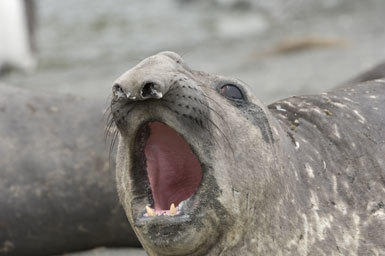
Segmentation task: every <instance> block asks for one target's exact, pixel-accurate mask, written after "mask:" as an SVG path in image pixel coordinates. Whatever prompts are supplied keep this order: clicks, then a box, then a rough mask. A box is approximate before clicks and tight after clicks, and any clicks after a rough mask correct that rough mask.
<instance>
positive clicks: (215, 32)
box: [0, 0, 385, 103]
mask: <svg viewBox="0 0 385 256" xmlns="http://www.w3.org/2000/svg"><path fill="white" fill-rule="evenodd" d="M1 1H3V2H5V1H9V2H10V0H1ZM1 1H0V2H1ZM26 2H31V0H26ZM33 3H34V5H33V7H34V8H33V9H34V14H35V15H34V16H35V17H34V20H35V26H34V28H33V29H32V31H33V34H34V36H33V38H34V46H33V49H34V51H33V52H34V56H35V58H34V61H35V62H34V63H32V64H31V60H25V62H26V63H24V64H22V65H21V66H23V65H24V66H27V68H25V67H24V69H27V72H14V71H9V69H7V71H5V72H3V73H2V76H1V77H0V81H3V82H6V83H9V84H12V85H15V86H20V87H25V88H29V89H32V90H46V91H55V92H65V93H73V94H81V95H85V96H92V97H93V96H98V97H99V96H100V97H107V96H108V95H109V94H110V87H111V85H112V83H113V81H114V80H115V79H116V78H117V77H118V76H119V75H120V74H121V73H123V72H124V71H126V70H127V69H129V68H131V67H132V66H134V65H135V64H136V63H138V62H139V61H140V60H142V59H143V58H145V57H148V56H150V55H152V54H155V53H157V52H159V51H163V50H172V51H175V52H177V53H179V54H180V55H182V56H183V57H184V59H185V60H186V62H187V63H188V64H189V65H190V66H191V67H192V68H193V69H198V70H204V71H206V72H212V73H217V74H222V75H228V76H234V77H237V78H239V79H241V80H243V81H244V82H246V83H247V84H249V85H250V86H251V87H252V88H253V91H254V92H255V94H256V95H257V97H258V98H259V99H261V100H262V101H264V102H265V103H270V102H272V101H273V100H276V99H279V98H283V97H287V96H290V95H296V94H308V93H316V92H320V91H325V90H328V89H329V88H331V87H333V86H335V85H337V84H339V83H342V82H344V81H346V80H347V79H349V78H351V77H352V76H355V75H357V74H358V73H359V72H360V71H363V70H365V69H367V68H370V67H372V66H373V65H375V64H377V63H378V62H380V61H383V60H385V33H384V32H385V26H384V24H385V15H384V11H385V1H383V0H365V1H362V0H322V1H320V0H290V1H286V0H269V1H265V0H162V1H156V0H146V1H143V0H130V1H126V0H114V1H110V0H99V1H92V0H67V1H50V0H35V1H33ZM0 8H1V6H0ZM0 16H1V15H0ZM0 19H1V18H0ZM0 28H1V25H0ZM0 31H1V30H0ZM3 32H7V31H5V30H3ZM8 33H12V31H9V30H8ZM0 39H1V40H0V41H3V42H4V40H7V38H6V35H5V33H1V32H0ZM0 47H1V43H0ZM1 56H2V55H1V48H0V63H1ZM33 66H34V67H35V68H33Z"/></svg>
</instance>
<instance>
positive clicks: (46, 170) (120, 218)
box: [0, 84, 138, 256]
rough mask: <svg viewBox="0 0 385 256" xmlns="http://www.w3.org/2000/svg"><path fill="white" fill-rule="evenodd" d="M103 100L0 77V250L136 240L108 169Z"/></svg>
mask: <svg viewBox="0 0 385 256" xmlns="http://www.w3.org/2000/svg"><path fill="white" fill-rule="evenodd" d="M104 106H105V100H96V99H85V98H81V97H75V96H70V95H68V96H66V95H53V94H48V93H37V92H32V91H29V90H25V89H17V88H14V87H10V86H5V85H1V84H0V141H1V143H0V255H28V256H30V255H52V254H60V253H64V252H70V251H75V250H82V249H90V248H93V247H97V246H130V245H131V246H133V245H138V242H137V240H136V238H135V236H134V234H133V232H132V230H131V228H130V226H129V224H128V221H127V218H126V216H125V215H124V212H123V210H122V209H121V207H120V205H119V200H118V198H117V195H116V190H115V182H114V175H113V172H111V170H110V169H109V161H108V150H106V147H105V143H104V131H103V130H104V126H105V124H104V121H103V119H102V116H103V109H104Z"/></svg>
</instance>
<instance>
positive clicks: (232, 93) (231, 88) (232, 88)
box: [221, 84, 244, 100]
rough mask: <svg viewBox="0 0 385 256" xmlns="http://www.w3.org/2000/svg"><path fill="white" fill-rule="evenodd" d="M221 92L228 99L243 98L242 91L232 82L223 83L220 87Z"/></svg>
mask: <svg viewBox="0 0 385 256" xmlns="http://www.w3.org/2000/svg"><path fill="white" fill-rule="evenodd" d="M221 94H222V95H223V96H226V97H227V98H229V99H234V100H244V97H243V93H242V91H241V90H240V89H239V88H238V87H237V86H236V85H233V84H225V85H224V86H222V87H221Z"/></svg>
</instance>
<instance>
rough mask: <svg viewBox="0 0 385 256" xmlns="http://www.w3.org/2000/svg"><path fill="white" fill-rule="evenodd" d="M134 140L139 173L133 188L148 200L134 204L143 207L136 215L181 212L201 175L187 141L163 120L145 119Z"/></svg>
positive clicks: (180, 214)
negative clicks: (152, 120) (151, 120)
mask: <svg viewBox="0 0 385 256" xmlns="http://www.w3.org/2000/svg"><path fill="white" fill-rule="evenodd" d="M136 144H137V147H136V149H137V152H139V153H137V154H136V155H135V156H134V158H137V159H140V161H139V162H140V163H141V164H140V165H139V166H138V165H137V166H136V168H134V170H133V172H136V175H134V176H137V177H140V182H137V183H136V184H135V187H136V188H135V190H137V191H138V192H145V193H146V194H147V197H148V198H147V199H148V203H147V204H143V203H139V204H137V205H133V206H134V207H142V210H140V209H137V210H139V211H137V212H142V213H141V214H140V215H141V216H138V217H139V218H140V219H141V220H147V221H148V220H149V219H151V218H154V217H160V216H166V217H177V216H182V215H184V214H185V213H186V211H187V210H188V209H187V204H188V203H187V202H188V201H189V200H190V198H191V196H192V195H193V194H194V193H195V192H196V191H197V188H198V186H199V184H200V182H201V179H202V168H201V164H200V162H199V160H198V158H197V157H196V155H195V154H194V153H193V152H192V150H191V149H190V146H189V144H188V143H187V141H186V140H185V139H184V138H183V137H182V136H181V135H179V134H178V132H176V131H175V130H174V129H172V128H171V127H169V126H168V125H166V124H164V123H161V122H148V123H146V124H144V125H143V126H142V128H141V129H139V131H138V135H137V140H136ZM134 160H135V159H134ZM136 162H138V161H136ZM138 167H139V168H138ZM134 182H135V179H134ZM143 185H144V186H143ZM144 188H145V189H144ZM142 202H143V201H142Z"/></svg>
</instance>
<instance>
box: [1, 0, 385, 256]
mask: <svg viewBox="0 0 385 256" xmlns="http://www.w3.org/2000/svg"><path fill="white" fill-rule="evenodd" d="M25 9H26V10H28V11H27V12H24V10H25ZM384 11H385V1H383V0H365V1H362V0H290V1H288V0H269V1H266V0H162V1H160V0H146V1H143V0H130V1H127V0H113V1H111V0H98V1H94V0H66V1H52V0H25V1H23V0H0V71H1V72H0V82H3V83H7V84H10V85H13V86H17V87H23V88H27V89H29V90H34V91H51V92H58V93H71V94H77V95H83V96H87V97H96V98H105V99H106V98H107V97H108V96H109V95H110V93H111V86H112V84H113V81H114V80H115V79H116V78H117V77H118V76H119V75H120V74H122V73H123V72H125V71H126V70H127V69H129V68H131V67H133V66H134V65H136V64H137V63H138V62H139V61H140V60H142V59H143V58H146V57H148V56H150V55H152V54H155V53H157V52H159V51H164V50H171V51H175V52H177V53H179V54H180V55H182V56H183V58H184V59H185V61H186V62H187V63H188V64H189V66H190V67H192V68H193V69H196V70H203V71H206V72H210V73H216V74H222V75H226V76H233V77H236V78H239V79H241V80H242V81H244V82H246V83H247V84H249V85H250V86H251V88H252V90H253V91H254V93H255V94H256V96H257V97H258V98H259V99H260V100H262V101H263V102H265V103H266V104H268V103H271V102H273V101H274V100H277V99H280V98H284V97H289V96H291V95H298V94H313V93H317V92H321V91H326V90H328V89H330V88H332V87H334V86H336V85H338V84H341V83H343V82H345V81H347V80H349V79H350V78H352V77H354V76H356V75H358V74H359V73H360V72H362V71H364V70H366V69H368V68H370V67H372V66H374V65H376V64H378V63H379V62H382V61H384V60H385V25H384V24H385V15H384ZM128 253H129V251H128V250H122V249H116V250H113V251H111V250H106V249H99V250H96V251H91V252H87V253H80V254H74V255H78V256H80V255H83V256H85V255H99V256H101V255H103V256H104V255H127V254H128ZM131 253H132V255H139V254H138V252H137V251H133V252H131ZM142 253H143V252H142ZM143 255H144V254H143Z"/></svg>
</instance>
